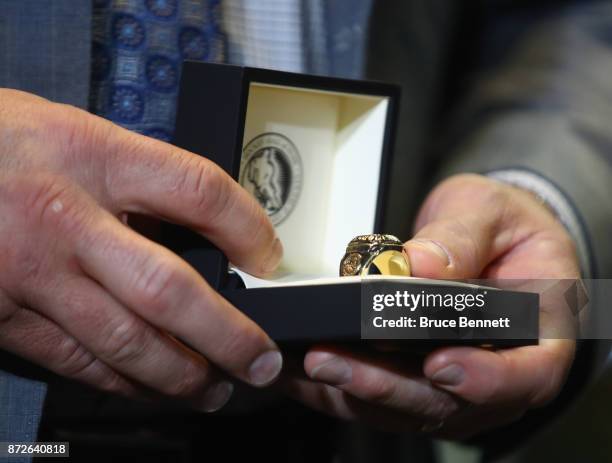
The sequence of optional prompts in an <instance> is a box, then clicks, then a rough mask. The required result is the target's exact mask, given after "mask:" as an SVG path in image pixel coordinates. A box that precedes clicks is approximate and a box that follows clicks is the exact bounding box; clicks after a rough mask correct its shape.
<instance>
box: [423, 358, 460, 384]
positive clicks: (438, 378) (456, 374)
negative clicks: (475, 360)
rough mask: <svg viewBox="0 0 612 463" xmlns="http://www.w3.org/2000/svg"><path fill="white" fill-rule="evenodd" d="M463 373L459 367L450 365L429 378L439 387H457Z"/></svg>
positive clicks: (454, 364) (453, 364)
mask: <svg viewBox="0 0 612 463" xmlns="http://www.w3.org/2000/svg"><path fill="white" fill-rule="evenodd" d="M464 376H465V371H464V370H463V367H461V365H457V364H456V363H451V364H450V365H448V366H445V367H444V368H442V369H440V370H438V371H436V372H435V373H434V374H433V375H432V376H431V381H432V382H433V383H436V384H439V385H440V386H459V384H461V382H462V381H463V377H464Z"/></svg>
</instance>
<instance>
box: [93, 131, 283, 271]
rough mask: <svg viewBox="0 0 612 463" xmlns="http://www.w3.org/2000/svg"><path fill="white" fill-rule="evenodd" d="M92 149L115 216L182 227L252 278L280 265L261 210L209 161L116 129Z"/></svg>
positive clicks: (277, 249) (279, 248)
mask: <svg viewBox="0 0 612 463" xmlns="http://www.w3.org/2000/svg"><path fill="white" fill-rule="evenodd" d="M98 149H102V150H104V151H105V153H104V156H103V157H104V159H105V171H106V185H107V190H108V195H109V197H110V198H111V201H112V202H113V205H114V206H115V207H117V208H119V209H120V210H121V211H123V212H137V213H144V214H149V215H155V216H158V217H161V218H164V219H167V220H169V221H171V222H175V223H180V224H184V225H187V226H189V227H190V228H192V229H194V230H195V231H197V232H199V233H200V234H202V235H204V236H206V238H208V239H209V240H210V241H211V242H212V243H214V244H215V245H216V246H218V247H219V248H220V249H221V250H222V251H223V252H224V253H225V255H226V256H227V257H228V259H229V260H230V261H232V262H233V263H234V264H236V265H237V266H239V267H241V268H244V269H245V270H246V271H248V272H250V273H253V274H255V275H263V274H266V273H269V272H271V271H272V270H274V269H275V268H276V266H277V265H278V263H279V262H280V259H281V257H282V245H281V243H280V240H279V239H278V238H277V236H276V232H275V231H274V228H273V226H272V224H271V223H270V220H269V219H268V216H267V214H266V213H265V211H264V210H263V209H262V208H261V207H260V206H259V204H258V203H257V201H256V200H255V199H254V198H253V197H252V196H251V195H250V194H249V193H248V192H247V191H246V190H244V189H243V188H242V187H241V186H240V185H239V184H238V183H237V182H236V181H235V180H233V179H232V178H231V177H230V176H229V175H228V174H227V173H225V172H224V171H223V169H221V168H220V167H219V166H218V165H216V164H215V163H213V162H212V161H210V160H208V159H206V158H204V157H202V156H198V155H196V154H193V153H190V152H189V151H186V150H183V149H180V148H177V147H175V146H173V145H170V144H168V143H164V142H161V141H158V140H154V139H152V138H148V137H144V136H142V135H138V134H135V133H132V132H129V131H127V130H124V129H121V128H119V127H116V130H111V131H110V136H109V137H108V139H107V140H106V141H105V142H104V143H102V146H101V147H99V148H98Z"/></svg>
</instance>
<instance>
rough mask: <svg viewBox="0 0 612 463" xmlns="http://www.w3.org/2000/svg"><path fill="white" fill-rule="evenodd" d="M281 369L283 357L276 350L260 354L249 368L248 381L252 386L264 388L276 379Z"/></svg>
mask: <svg viewBox="0 0 612 463" xmlns="http://www.w3.org/2000/svg"><path fill="white" fill-rule="evenodd" d="M282 368H283V356H282V355H281V353H280V352H279V351H277V350H271V351H268V352H266V353H265V354H261V355H260V356H259V357H257V359H256V360H255V361H254V362H253V363H252V364H251V367H250V368H249V379H250V381H251V384H253V385H254V386H265V385H267V384H270V383H271V382H272V381H274V380H275V379H276V377H277V376H278V374H279V373H280V371H281V369H282Z"/></svg>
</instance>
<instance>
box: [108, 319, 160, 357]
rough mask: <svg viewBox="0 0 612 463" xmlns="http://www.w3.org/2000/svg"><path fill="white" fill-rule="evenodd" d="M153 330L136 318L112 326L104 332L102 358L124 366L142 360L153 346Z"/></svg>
mask: <svg viewBox="0 0 612 463" xmlns="http://www.w3.org/2000/svg"><path fill="white" fill-rule="evenodd" d="M152 338H153V333H152V328H150V327H148V326H146V325H145V324H144V323H143V322H140V321H139V320H138V319H136V318H132V319H128V320H122V321H121V322H119V323H114V324H111V325H110V326H109V327H107V328H106V329H104V330H103V332H102V336H101V338H100V339H102V344H101V346H100V354H99V355H100V357H101V358H102V359H104V360H107V361H108V362H110V363H112V364H117V365H124V364H130V363H132V362H135V361H138V360H139V359H141V358H142V357H143V356H144V355H145V353H146V352H147V350H148V349H149V346H150V344H151V340H152Z"/></svg>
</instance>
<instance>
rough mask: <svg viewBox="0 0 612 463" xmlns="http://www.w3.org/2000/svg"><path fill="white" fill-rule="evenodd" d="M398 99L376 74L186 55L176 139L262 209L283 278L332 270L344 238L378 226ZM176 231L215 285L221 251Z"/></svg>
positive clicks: (222, 275)
mask: <svg viewBox="0 0 612 463" xmlns="http://www.w3.org/2000/svg"><path fill="white" fill-rule="evenodd" d="M398 100H399V87H397V86H395V85H390V84H384V83H379V82H365V81H356V80H349V79H338V78H330V77H321V76H312V75H304V74H294V73H287V72H280V71H272V70H263V69H255V68H249V67H239V66H230V65H220V64H210V63H202V62H185V63H184V66H183V73H182V78H181V91H180V95H179V104H178V111H177V124H176V139H175V143H176V144H177V145H178V146H180V147H182V148H185V149H188V150H190V151H192V152H195V153H198V154H201V155H202V156H205V157H207V158H208V159H210V160H212V161H214V162H216V163H217V164H219V165H220V166H221V167H222V168H223V169H225V170H226V171H227V172H228V173H229V174H230V175H231V176H232V177H233V178H234V179H236V180H238V181H240V183H241V184H242V185H243V187H244V188H246V189H247V190H248V191H249V192H251V194H253V195H254V196H255V197H256V198H257V199H258V200H259V202H260V204H261V205H262V206H263V207H264V209H266V211H267V212H268V214H269V216H270V219H271V220H272V222H273V224H274V226H275V228H276V231H277V233H278V235H279V237H280V239H281V242H282V243H283V247H284V257H283V261H282V263H281V266H280V269H279V273H280V274H283V275H284V278H282V279H281V280H282V281H285V282H286V281H287V279H289V280H291V281H295V282H296V283H299V281H300V280H304V279H311V278H313V277H331V276H337V275H338V265H339V262H340V259H341V257H342V255H343V253H344V249H345V247H346V244H347V243H348V242H349V241H350V240H351V239H352V238H353V237H354V236H355V235H359V234H364V233H372V232H379V231H380V225H381V223H382V220H383V217H382V213H383V208H382V203H383V201H384V199H385V194H386V186H387V177H388V168H389V158H390V156H391V151H392V140H393V137H394V129H395V122H396V112H397V104H398ZM183 233H186V232H182V234H183ZM176 238H177V237H176V236H175V239H174V246H173V247H174V248H175V250H177V251H179V252H181V253H182V254H185V253H187V254H188V256H187V257H188V260H189V261H190V262H191V263H192V265H195V266H196V268H197V269H198V270H199V271H200V273H202V274H203V275H204V277H205V278H206V279H207V280H208V281H209V283H211V284H212V285H213V286H214V287H216V288H217V289H219V288H222V287H223V286H224V285H225V283H226V281H227V279H226V277H227V269H228V262H227V261H226V259H225V257H224V256H223V255H222V253H221V252H220V251H218V250H216V248H214V246H212V245H211V244H210V243H207V242H206V241H205V240H204V239H202V238H199V237H198V238H197V239H196V238H195V237H193V236H192V237H191V238H190V239H186V237H185V236H184V235H183V236H179V237H178V239H176ZM196 241H197V243H196ZM177 247H178V249H177ZM247 277H248V276H247Z"/></svg>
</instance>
